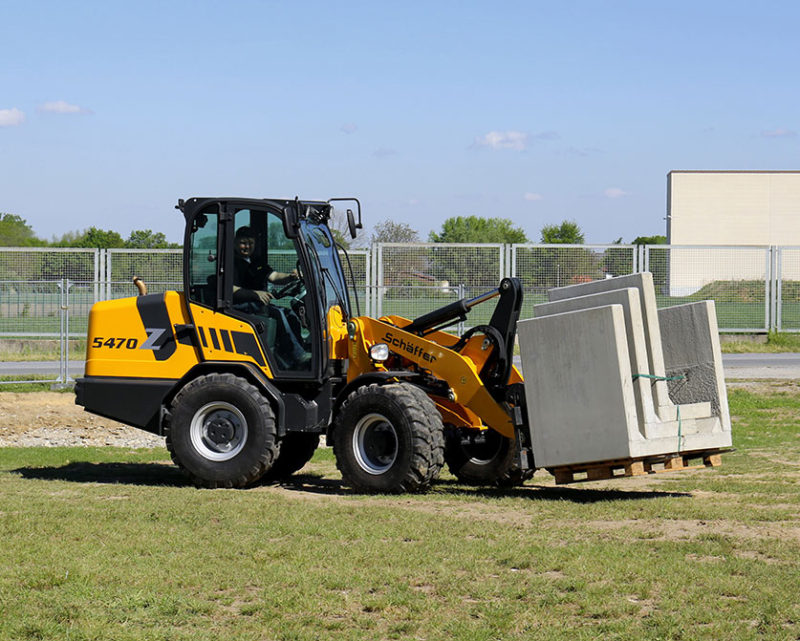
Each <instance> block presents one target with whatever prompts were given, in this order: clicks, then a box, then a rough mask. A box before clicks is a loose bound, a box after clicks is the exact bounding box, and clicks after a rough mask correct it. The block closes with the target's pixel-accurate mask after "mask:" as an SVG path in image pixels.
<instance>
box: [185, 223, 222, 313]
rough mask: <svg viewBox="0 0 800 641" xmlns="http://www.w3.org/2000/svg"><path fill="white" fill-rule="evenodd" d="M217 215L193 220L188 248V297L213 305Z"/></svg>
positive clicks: (215, 289) (215, 293)
mask: <svg viewBox="0 0 800 641" xmlns="http://www.w3.org/2000/svg"><path fill="white" fill-rule="evenodd" d="M217 223H218V216H217V214H201V215H199V216H198V217H197V218H195V220H194V225H193V227H192V240H191V247H190V248H189V297H190V298H191V299H192V300H195V301H197V302H199V303H203V304H205V305H213V304H214V301H215V299H216V295H217V230H218V225H217Z"/></svg>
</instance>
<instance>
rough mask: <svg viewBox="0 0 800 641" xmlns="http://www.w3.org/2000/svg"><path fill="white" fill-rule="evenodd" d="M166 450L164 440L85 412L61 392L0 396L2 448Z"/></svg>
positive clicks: (71, 396) (0, 445) (69, 395)
mask: <svg viewBox="0 0 800 641" xmlns="http://www.w3.org/2000/svg"><path fill="white" fill-rule="evenodd" d="M82 445H85V446H104V445H110V446H115V447H162V446H163V445H164V439H163V438H162V437H159V436H155V435H153V434H148V433H147V432H143V431H141V430H137V429H135V428H133V427H128V426H126V425H123V424H122V423H117V422H116V421H112V420H110V419H107V418H102V417H100V416H95V415H94V414H89V413H88V412H85V411H84V409H83V408H82V407H80V406H78V405H75V396H73V395H72V394H66V393H64V394H62V393H58V392H36V393H16V392H0V447H12V446H16V447H40V446H44V447H49V446H66V447H74V446H82Z"/></svg>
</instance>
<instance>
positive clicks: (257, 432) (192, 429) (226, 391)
mask: <svg viewBox="0 0 800 641" xmlns="http://www.w3.org/2000/svg"><path fill="white" fill-rule="evenodd" d="M166 436H167V449H168V450H169V452H170V455H171V456H172V460H173V461H174V462H175V463H176V464H177V465H178V466H179V467H181V468H182V469H183V470H184V472H186V474H188V475H189V477H190V478H191V479H192V481H194V483H195V485H197V486H198V487H207V488H218V487H226V488H232V487H246V486H248V485H251V484H252V483H255V482H256V481H257V480H258V479H260V478H261V477H262V476H263V475H264V473H265V472H266V471H267V470H268V469H269V468H270V467H271V466H272V464H273V462H274V461H275V459H276V457H277V456H278V452H279V444H278V442H277V439H276V428H275V414H274V412H273V411H272V407H271V406H270V404H269V401H268V400H267V399H266V398H265V397H264V396H263V395H262V394H261V393H260V392H259V390H258V389H257V388H256V387H255V386H253V385H251V384H250V383H248V382H247V381H246V380H244V379H242V378H239V377H238V376H234V375H233V374H208V375H206V376H201V377H199V378H196V379H194V380H193V381H191V382H190V383H188V384H187V385H186V386H185V387H184V388H183V389H182V390H181V391H180V392H178V394H177V395H176V396H175V399H174V400H173V401H172V406H171V418H170V421H169V425H168V426H167V429H166Z"/></svg>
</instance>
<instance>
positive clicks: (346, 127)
mask: <svg viewBox="0 0 800 641" xmlns="http://www.w3.org/2000/svg"><path fill="white" fill-rule="evenodd" d="M340 129H341V131H343V132H344V133H346V134H353V133H355V132H356V131H358V125H356V124H355V123H352V122H346V123H344V124H343V125H342V126H341V127H340Z"/></svg>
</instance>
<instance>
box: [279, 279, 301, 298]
mask: <svg viewBox="0 0 800 641" xmlns="http://www.w3.org/2000/svg"><path fill="white" fill-rule="evenodd" d="M305 291H306V284H305V283H304V282H303V281H302V280H300V279H299V278H298V279H296V280H293V281H292V282H291V283H288V284H286V285H284V286H283V287H281V288H279V289H276V290H275V291H274V292H272V297H273V298H285V297H286V296H291V297H292V298H295V297H298V296H301V295H304V294H305ZM301 292H302V294H301Z"/></svg>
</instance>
